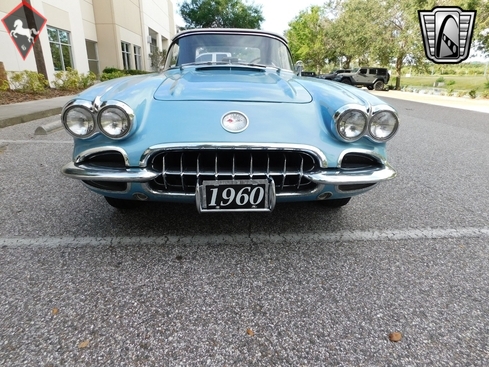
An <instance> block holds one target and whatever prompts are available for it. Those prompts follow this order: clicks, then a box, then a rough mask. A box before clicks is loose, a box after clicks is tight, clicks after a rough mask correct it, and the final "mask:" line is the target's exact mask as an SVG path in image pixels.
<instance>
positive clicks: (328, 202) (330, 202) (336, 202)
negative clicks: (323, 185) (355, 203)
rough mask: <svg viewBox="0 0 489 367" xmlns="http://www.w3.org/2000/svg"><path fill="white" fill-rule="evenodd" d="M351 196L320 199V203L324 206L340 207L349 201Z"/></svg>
mask: <svg viewBox="0 0 489 367" xmlns="http://www.w3.org/2000/svg"><path fill="white" fill-rule="evenodd" d="M350 200H351V198H343V199H331V200H322V201H320V203H321V205H323V206H326V207H328V208H341V207H342V206H345V205H346V204H348V203H349V202H350Z"/></svg>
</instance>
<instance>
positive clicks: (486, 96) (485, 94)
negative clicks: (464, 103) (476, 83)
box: [481, 90, 489, 99]
mask: <svg viewBox="0 0 489 367" xmlns="http://www.w3.org/2000/svg"><path fill="white" fill-rule="evenodd" d="M481 97H482V98H484V99H489V90H484V91H482V93H481Z"/></svg>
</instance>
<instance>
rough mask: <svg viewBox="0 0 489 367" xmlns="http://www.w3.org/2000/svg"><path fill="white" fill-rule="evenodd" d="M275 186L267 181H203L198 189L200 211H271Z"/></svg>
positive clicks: (273, 203)
mask: <svg viewBox="0 0 489 367" xmlns="http://www.w3.org/2000/svg"><path fill="white" fill-rule="evenodd" d="M274 205H275V185H274V183H273V181H271V180H270V181H269V180H267V179H260V180H225V181H203V182H202V185H201V186H199V187H198V189H197V206H198V207H199V210H200V211H227V210H229V211H271V210H272V209H273V207H274Z"/></svg>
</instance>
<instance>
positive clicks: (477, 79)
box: [389, 75, 489, 92]
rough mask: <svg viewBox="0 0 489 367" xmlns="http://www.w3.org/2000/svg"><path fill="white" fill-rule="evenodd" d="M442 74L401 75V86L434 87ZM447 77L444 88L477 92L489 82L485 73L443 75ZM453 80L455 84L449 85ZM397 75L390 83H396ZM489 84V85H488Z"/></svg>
mask: <svg viewBox="0 0 489 367" xmlns="http://www.w3.org/2000/svg"><path fill="white" fill-rule="evenodd" d="M440 77H442V76H440V75H429V76H411V77H406V76H402V77H401V86H410V87H433V83H435V82H436V81H437V79H439V78H440ZM443 78H444V79H445V81H444V82H445V86H444V87H442V88H452V89H453V90H473V89H474V90H476V91H477V92H482V91H483V90H484V89H488V88H485V87H484V86H485V84H486V83H488V84H489V77H488V78H487V79H486V77H485V76H483V75H470V76H460V75H443ZM451 80H453V81H454V82H455V84H453V85H447V82H449V81H451ZM395 83H396V78H395V76H392V77H391V80H390V82H389V84H395ZM488 86H489V85H488Z"/></svg>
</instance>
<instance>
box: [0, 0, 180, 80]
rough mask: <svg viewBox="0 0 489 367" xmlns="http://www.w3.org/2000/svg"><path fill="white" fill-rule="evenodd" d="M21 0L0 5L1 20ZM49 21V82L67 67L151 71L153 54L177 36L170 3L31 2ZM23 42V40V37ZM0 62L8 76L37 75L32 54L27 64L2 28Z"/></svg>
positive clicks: (45, 41)
mask: <svg viewBox="0 0 489 367" xmlns="http://www.w3.org/2000/svg"><path fill="white" fill-rule="evenodd" d="M21 1H22V0H1V1H0V19H3V18H4V17H5V16H6V15H7V14H9V13H10V12H11V11H12V10H14V9H15V8H16V7H17V6H18V5H19V4H20V2H21ZM30 3H31V6H32V8H33V9H35V10H36V11H37V12H38V13H40V14H41V15H42V16H44V17H45V18H46V19H47V23H46V25H45V27H44V28H43V29H42V32H41V33H40V34H39V38H38V40H37V42H40V44H41V48H42V51H43V57H44V63H45V65H46V71H47V74H48V78H49V81H53V80H54V73H55V72H56V71H58V70H66V68H67V67H71V68H73V69H76V70H78V71H79V72H80V73H87V72H88V71H93V72H94V73H95V74H97V75H100V73H101V72H102V70H103V69H104V68H105V67H115V68H117V69H138V70H146V71H150V70H152V69H151V60H150V57H149V54H150V53H152V52H153V51H154V50H156V49H158V50H160V51H161V50H162V49H167V48H168V46H169V41H170V40H171V38H172V37H173V36H174V35H175V29H176V28H175V24H174V16H173V14H174V12H173V3H172V0H30ZM19 37H20V36H19ZM0 44H1V45H2V47H0V62H3V64H4V67H5V70H7V71H22V70H32V71H37V65H36V60H35V56H34V50H31V51H30V53H29V54H28V55H27V57H26V59H25V60H24V59H23V58H22V56H21V54H20V52H19V51H18V49H17V47H16V45H15V44H14V42H13V41H12V40H11V38H10V34H9V32H8V31H7V29H5V27H4V25H3V24H0Z"/></svg>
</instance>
